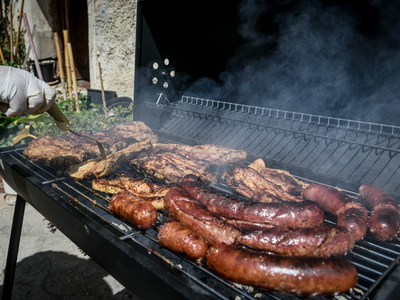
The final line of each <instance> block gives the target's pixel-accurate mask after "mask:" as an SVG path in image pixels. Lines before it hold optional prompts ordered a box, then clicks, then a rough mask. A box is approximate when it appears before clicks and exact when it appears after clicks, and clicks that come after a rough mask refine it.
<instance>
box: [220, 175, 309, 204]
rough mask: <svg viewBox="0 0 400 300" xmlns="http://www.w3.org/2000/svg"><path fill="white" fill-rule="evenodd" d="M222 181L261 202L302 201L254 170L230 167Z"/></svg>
mask: <svg viewBox="0 0 400 300" xmlns="http://www.w3.org/2000/svg"><path fill="white" fill-rule="evenodd" d="M222 179H223V180H225V182H226V184H227V185H228V186H229V187H231V188H233V189H234V190H236V191H237V192H238V193H240V194H241V195H243V196H245V197H247V198H250V199H254V200H257V201H260V202H281V201H298V202H299V201H302V198H301V197H299V196H293V195H291V194H289V193H288V192H286V191H285V190H283V189H282V188H281V187H280V186H279V185H276V184H275V183H273V182H271V181H269V180H267V179H266V178H265V177H264V176H262V175H261V174H260V173H258V172H257V171H256V170H254V169H253V168H249V167H229V168H227V169H226V170H225V172H224V173H223V175H222Z"/></svg>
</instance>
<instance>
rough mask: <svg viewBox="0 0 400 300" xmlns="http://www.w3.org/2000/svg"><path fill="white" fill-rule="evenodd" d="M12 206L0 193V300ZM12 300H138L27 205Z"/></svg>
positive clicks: (12, 211) (12, 212)
mask: <svg viewBox="0 0 400 300" xmlns="http://www.w3.org/2000/svg"><path fill="white" fill-rule="evenodd" d="M14 207H15V206H14V204H13V202H12V201H6V199H5V194H4V193H1V191H0V298H1V294H2V293H1V291H2V289H3V282H4V271H5V266H6V258H7V251H8V245H9V237H10V232H11V224H12V218H13V214H14ZM13 299H16V300H17V299H18V300H19V299H41V300H42V299H57V300H61V299H133V300H139V299H138V298H137V297H136V296H134V295H133V294H132V293H131V292H129V291H127V290H126V289H125V288H124V287H123V286H122V285H121V284H120V283H119V282H117V281H116V280H115V279H114V278H113V277H111V276H110V275H109V274H107V273H106V272H105V271H104V270H103V269H102V268H101V267H100V266H99V265H97V264H96V263H95V262H94V261H92V260H91V259H90V258H89V257H88V256H87V255H85V254H84V253H83V252H82V251H81V250H80V249H79V248H78V247H77V246H76V245H75V244H73V243H72V242H71V241H70V240H69V239H68V238H66V237H65V236H64V235H63V234H62V233H61V232H60V231H59V230H57V229H55V228H54V227H53V226H52V225H51V224H50V223H49V222H48V221H47V220H46V219H45V218H44V217H43V216H42V215H40V214H39V213H38V212H37V211H36V210H35V209H34V208H33V207H32V206H31V205H29V204H28V203H27V204H26V207H25V214H24V221H23V227H22V235H21V242H20V247H19V253H18V262H17V269H16V274H15V280H14V289H13Z"/></svg>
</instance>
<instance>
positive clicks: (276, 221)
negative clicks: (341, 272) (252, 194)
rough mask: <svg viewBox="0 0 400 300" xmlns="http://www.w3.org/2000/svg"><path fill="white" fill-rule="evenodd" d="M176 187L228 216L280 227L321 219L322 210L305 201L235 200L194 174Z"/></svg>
mask: <svg viewBox="0 0 400 300" xmlns="http://www.w3.org/2000/svg"><path fill="white" fill-rule="evenodd" d="M180 187H181V188H182V189H184V190H185V191H187V192H188V193H189V194H190V195H191V196H192V197H193V198H194V199H196V200H198V201H199V202H200V203H202V204H204V205H205V206H206V207H207V208H208V209H209V210H210V211H211V212H213V213H215V214H217V215H220V216H222V217H224V218H228V219H236V220H243V221H246V222H249V223H250V222H252V223H262V224H266V225H275V226H281V227H299V228H300V227H315V226H318V225H321V224H322V222H323V220H324V213H323V211H322V210H321V209H320V208H319V207H318V206H317V205H315V203H312V202H309V201H302V202H295V201H292V202H279V203H263V202H250V201H246V200H239V199H238V198H236V197H233V196H230V195H227V194H225V193H222V192H220V191H218V190H216V189H213V188H211V187H209V186H208V185H207V184H205V183H204V182H202V181H201V179H200V178H198V177H196V176H194V175H188V176H185V177H184V178H183V179H182V180H181V183H180Z"/></svg>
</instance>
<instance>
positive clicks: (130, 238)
mask: <svg viewBox="0 0 400 300" xmlns="http://www.w3.org/2000/svg"><path fill="white" fill-rule="evenodd" d="M22 150H23V147H22V148H13V147H12V148H11V149H7V150H6V151H2V152H0V160H1V161H2V166H3V167H2V168H1V171H0V173H1V176H2V177H3V178H5V179H6V180H7V182H9V183H10V186H11V187H12V188H13V189H15V190H16V191H17V192H18V194H19V195H20V196H22V198H24V199H25V200H26V201H27V202H28V203H30V204H31V205H32V206H33V207H34V208H35V209H36V210H37V211H38V212H39V213H41V214H42V215H43V216H44V217H46V218H47V219H48V220H49V221H50V222H51V223H53V224H54V225H55V226H56V227H57V228H58V229H59V230H60V231H61V232H63V233H64V234H65V235H66V236H67V237H68V238H69V239H70V240H71V241H72V242H74V243H75V244H77V245H78V246H79V247H80V248H81V249H82V250H83V251H84V252H85V253H87V254H88V255H89V256H90V257H91V258H92V259H93V260H94V261H96V262H97V263H98V264H99V265H100V266H102V267H103V268H104V269H105V270H106V271H107V272H108V273H109V274H111V275H112V276H113V277H115V278H116V279H117V280H118V281H120V282H121V284H123V285H124V286H125V287H126V288H127V289H129V290H131V291H133V292H134V293H135V294H136V295H138V296H139V297H140V298H141V299H154V298H155V297H157V298H159V297H165V295H168V297H172V298H174V299H234V298H235V297H236V296H238V297H241V298H243V299H253V300H254V299H303V298H302V297H298V296H296V295H286V294H281V293H270V292H265V293H264V292H262V293H258V294H257V292H256V295H257V296H253V295H252V292H254V291H253V290H250V292H248V291H246V290H242V289H241V288H238V287H236V286H234V285H232V284H231V283H230V282H228V281H226V280H223V279H220V278H219V277H218V276H216V275H215V274H214V273H213V272H211V271H210V270H209V269H208V268H207V266H202V267H198V266H197V265H196V264H195V263H194V262H191V261H189V260H187V259H186V258H184V257H182V256H180V255H176V254H173V253H171V252H170V251H168V250H166V249H162V248H160V247H159V246H158V245H157V242H156V230H155V229H154V230H153V229H151V230H150V231H147V232H143V231H140V230H137V229H135V228H134V227H133V226H131V225H129V224H127V223H125V222H124V221H123V220H120V219H119V218H118V217H114V216H112V215H110V214H109V213H108V212H107V211H106V210H107V209H106V204H107V199H109V196H108V195H106V194H103V193H100V192H93V191H92V190H91V187H90V185H91V181H90V180H84V181H82V182H75V181H74V180H72V179H69V178H64V177H61V178H60V177H59V176H58V175H57V171H56V170H55V169H53V168H51V167H49V166H45V165H42V164H36V163H32V162H30V161H28V160H27V159H26V158H25V157H23V155H22ZM125 171H127V172H129V173H132V172H131V171H129V170H122V172H125ZM216 187H217V188H220V189H223V190H224V191H226V192H229V191H230V189H229V188H228V187H226V186H223V185H221V184H218V186H216ZM347 192H348V193H349V194H350V195H352V196H354V193H351V192H350V191H347ZM166 218H167V216H166V214H165V213H162V214H161V216H160V218H159V220H158V221H157V227H159V226H160V225H161V224H162V223H163V221H165V220H166ZM327 222H328V223H333V221H332V220H329V219H328V220H327ZM121 227H123V228H124V230H121V229H120V228H121ZM147 236H150V237H151V238H150V240H149V239H148V237H147ZM148 243H150V244H148ZM390 244H391V243H390ZM371 245H372V246H371ZM382 245H383V246H382ZM380 247H383V248H385V249H387V250H384V251H382V250H379V248H380ZM99 249H107V251H102V250H100V251H99ZM365 249H367V250H365ZM393 249H397V250H393ZM354 251H355V253H354ZM354 251H353V253H350V254H349V255H348V256H349V258H350V260H351V261H354V262H355V263H356V268H357V270H360V269H365V270H364V271H361V273H363V275H362V276H360V280H359V284H358V286H357V288H356V290H355V292H351V293H347V294H343V295H341V296H342V297H344V299H367V298H368V299H373V298H371V297H373V296H374V294H376V293H377V292H379V287H380V286H381V285H382V284H385V283H387V282H388V281H389V280H390V278H396V276H398V274H400V269H399V268H398V267H397V265H398V264H399V263H400V241H399V239H397V241H396V243H395V244H393V245H391V246H390V247H388V246H385V243H377V242H376V241H373V240H372V239H371V238H370V237H368V236H367V237H366V238H365V239H364V240H363V241H361V242H358V243H356V247H355V250H354ZM372 251H378V252H379V251H381V252H382V253H383V254H379V255H378V256H374V255H372V256H371V254H370V253H369V252H372ZM390 252H392V253H390ZM385 256H387V257H385ZM110 257H111V258H112V259H110ZM376 257H379V262H377V263H375V267H371V264H370V265H369V263H370V262H368V261H371V260H375V259H376ZM366 261H367V263H365V262H366ZM181 265H183V267H182V268H181V267H180V266H181ZM372 265H373V264H372ZM369 269H370V270H369ZM199 273H200V274H203V276H200V277H199V278H197V276H199V275H198V274H199ZM359 274H360V271H359ZM204 276H205V277H204ZM132 278H134V280H132ZM370 278H372V279H370ZM219 280H221V281H220V282H219ZM214 281H216V283H215V282H214ZM371 281H372V282H371ZM149 282H151V286H157V287H158V288H157V289H149V288H148V286H149V285H148V283H149ZM204 282H212V284H211V286H208V284H205V283H204ZM392 287H393V285H392ZM394 287H395V286H394ZM209 289H211V290H212V291H213V292H212V293H211V294H210V290H209ZM214 291H215V293H214ZM331 298H332V297H323V296H319V297H316V299H331ZM377 299H379V298H377ZM386 299H389V298H386Z"/></svg>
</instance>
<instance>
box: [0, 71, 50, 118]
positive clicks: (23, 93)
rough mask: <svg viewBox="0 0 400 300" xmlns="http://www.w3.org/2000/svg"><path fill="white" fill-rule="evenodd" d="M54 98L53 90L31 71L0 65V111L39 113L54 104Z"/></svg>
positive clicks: (12, 115)
mask: <svg viewBox="0 0 400 300" xmlns="http://www.w3.org/2000/svg"><path fill="white" fill-rule="evenodd" d="M55 98H56V92H55V90H54V89H52V88H51V87H50V86H49V85H48V84H47V83H45V82H44V81H42V80H39V79H38V78H36V77H35V76H33V75H32V74H31V73H29V72H27V71H24V70H21V69H16V68H12V67H6V66H0V111H1V112H2V113H4V114H5V115H6V116H8V117H16V116H20V115H22V114H34V115H37V114H41V113H43V112H45V111H47V110H48V109H49V108H50V107H51V106H52V105H53V104H54V100H55Z"/></svg>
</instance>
